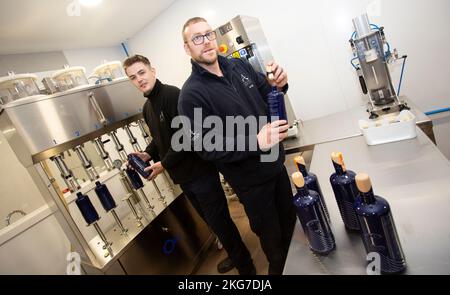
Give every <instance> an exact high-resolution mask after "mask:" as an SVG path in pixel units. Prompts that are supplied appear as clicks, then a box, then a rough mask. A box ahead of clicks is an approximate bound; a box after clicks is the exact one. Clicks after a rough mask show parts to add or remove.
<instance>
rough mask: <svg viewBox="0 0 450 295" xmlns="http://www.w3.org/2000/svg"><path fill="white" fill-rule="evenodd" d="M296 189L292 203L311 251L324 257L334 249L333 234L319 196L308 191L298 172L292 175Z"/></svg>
mask: <svg viewBox="0 0 450 295" xmlns="http://www.w3.org/2000/svg"><path fill="white" fill-rule="evenodd" d="M292 181H293V182H294V184H295V186H296V188H297V194H296V195H295V196H294V199H293V202H294V206H295V208H296V211H297V217H298V219H299V220H300V223H301V225H302V228H303V231H304V233H305V236H306V239H307V240H308V243H309V247H310V249H311V251H313V252H314V253H317V254H321V255H326V254H328V253H330V252H331V251H332V250H334V249H335V248H336V243H335V240H334V236H333V232H332V230H331V227H330V224H329V222H328V220H327V218H326V215H325V212H324V210H323V207H322V205H321V203H320V198H319V194H318V193H316V192H315V191H312V190H308V188H307V187H306V185H305V180H304V179H303V176H302V174H301V173H300V172H296V173H294V174H293V175H292Z"/></svg>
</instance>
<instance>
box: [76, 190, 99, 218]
mask: <svg viewBox="0 0 450 295" xmlns="http://www.w3.org/2000/svg"><path fill="white" fill-rule="evenodd" d="M75 203H76V204H77V206H78V209H80V212H81V215H83V218H84V220H85V221H86V223H87V224H88V225H91V224H93V223H94V222H96V221H99V220H100V216H99V215H98V213H97V210H95V208H94V205H92V203H91V200H90V199H89V197H88V196H87V195H83V194H82V193H81V192H78V193H77V199H76V200H75Z"/></svg>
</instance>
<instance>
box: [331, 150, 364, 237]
mask: <svg viewBox="0 0 450 295" xmlns="http://www.w3.org/2000/svg"><path fill="white" fill-rule="evenodd" d="M331 159H332V162H333V165H334V169H335V170H336V172H335V173H333V174H332V175H331V176H330V182H331V187H332V188H333V192H334V196H335V198H336V202H337V205H338V207H339V212H340V213H341V218H342V221H343V222H344V225H345V227H346V228H347V229H349V230H353V231H359V229H360V227H359V221H358V218H357V216H356V212H355V209H354V207H353V204H354V203H355V199H356V196H357V195H358V188H357V187H356V182H355V176H356V173H355V172H353V171H351V170H347V169H346V167H345V164H344V159H343V156H342V153H340V152H334V153H332V154H331Z"/></svg>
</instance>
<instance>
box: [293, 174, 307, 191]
mask: <svg viewBox="0 0 450 295" xmlns="http://www.w3.org/2000/svg"><path fill="white" fill-rule="evenodd" d="M292 182H294V184H295V186H296V187H298V188H302V187H304V186H305V179H304V178H303V175H302V174H301V173H300V172H295V173H294V174H292Z"/></svg>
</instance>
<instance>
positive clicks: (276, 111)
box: [267, 86, 287, 122]
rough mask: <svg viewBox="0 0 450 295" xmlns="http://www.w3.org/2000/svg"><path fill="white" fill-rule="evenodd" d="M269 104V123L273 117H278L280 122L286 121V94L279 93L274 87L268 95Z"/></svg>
mask: <svg viewBox="0 0 450 295" xmlns="http://www.w3.org/2000/svg"><path fill="white" fill-rule="evenodd" d="M267 103H268V105H269V116H270V117H269V121H270V122H272V118H273V117H278V120H286V121H287V114H286V106H285V102H284V94H283V92H281V91H278V88H277V87H276V86H272V91H271V92H269V94H268V95H267Z"/></svg>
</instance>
